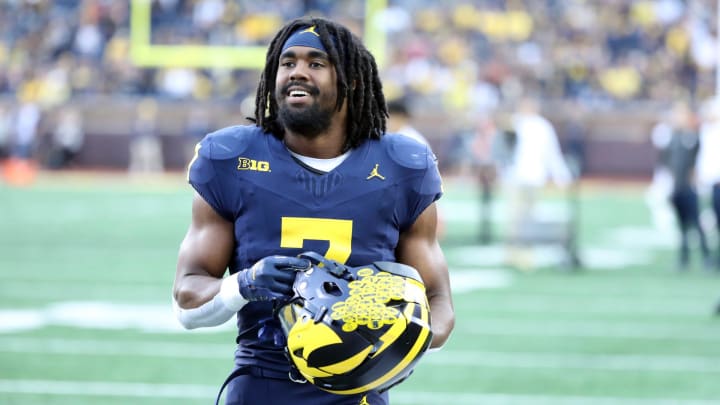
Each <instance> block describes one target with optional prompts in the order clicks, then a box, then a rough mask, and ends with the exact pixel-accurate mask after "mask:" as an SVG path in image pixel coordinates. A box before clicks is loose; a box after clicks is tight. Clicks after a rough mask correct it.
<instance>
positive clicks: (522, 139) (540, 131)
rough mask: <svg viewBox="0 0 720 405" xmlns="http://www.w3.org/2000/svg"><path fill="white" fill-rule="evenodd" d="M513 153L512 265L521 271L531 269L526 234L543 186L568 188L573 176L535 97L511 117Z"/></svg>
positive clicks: (510, 172) (510, 175)
mask: <svg viewBox="0 0 720 405" xmlns="http://www.w3.org/2000/svg"><path fill="white" fill-rule="evenodd" d="M511 122H512V124H511V125H512V131H513V132H514V135H515V136H514V139H515V141H514V142H515V143H514V151H513V155H512V159H511V163H510V167H509V168H508V176H507V177H508V179H507V180H508V183H509V187H510V195H509V197H510V209H509V213H510V220H509V230H508V233H509V235H508V236H509V240H510V242H511V243H512V244H513V249H512V250H511V253H510V263H511V264H512V265H514V266H516V267H518V268H520V269H521V270H527V269H530V268H531V264H530V260H529V258H528V251H527V246H525V245H526V243H527V241H526V239H527V238H526V237H525V236H524V233H525V231H526V229H527V227H528V226H530V225H531V224H532V222H533V220H534V218H533V216H534V210H535V204H536V202H537V199H538V197H539V193H540V191H541V190H542V188H543V187H545V186H546V185H547V184H548V181H552V182H553V183H554V184H555V185H556V186H558V187H561V188H566V187H568V186H569V185H570V183H571V182H572V180H573V178H572V173H571V171H570V169H569V167H568V165H567V163H566V162H565V159H564V157H563V154H562V151H561V149H560V142H559V141H558V137H557V133H556V131H555V127H554V126H553V124H552V123H551V122H550V121H549V120H548V119H547V118H545V117H544V116H542V115H541V114H540V106H539V105H538V102H537V100H536V99H535V98H533V97H529V96H526V97H523V98H521V99H520V100H519V101H518V103H517V107H516V111H515V113H514V114H513V115H512V117H511Z"/></svg>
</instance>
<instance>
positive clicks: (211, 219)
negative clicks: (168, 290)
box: [173, 193, 235, 309]
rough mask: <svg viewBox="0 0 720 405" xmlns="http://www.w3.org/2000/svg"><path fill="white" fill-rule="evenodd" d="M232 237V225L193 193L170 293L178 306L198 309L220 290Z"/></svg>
mask: <svg viewBox="0 0 720 405" xmlns="http://www.w3.org/2000/svg"><path fill="white" fill-rule="evenodd" d="M234 240H235V239H234V235H233V224H232V223H231V222H228V221H227V220H225V219H224V218H223V217H221V216H220V215H219V214H218V213H217V212H215V210H214V209H213V208H212V207H211V206H210V205H209V204H208V203H207V202H205V200H204V199H203V198H202V197H201V196H200V195H199V194H197V193H196V194H195V196H194V198H193V204H192V221H191V223H190V228H189V229H188V231H187V234H186V235H185V238H184V239H183V241H182V244H181V245H180V252H179V254H178V262H177V269H176V272H175V284H174V286H173V296H174V297H175V301H176V302H177V304H178V305H179V306H180V308H183V309H188V308H197V307H199V306H200V305H202V304H204V303H206V302H208V301H210V300H211V299H212V298H213V297H214V296H215V295H216V294H217V293H218V291H220V284H221V280H222V277H223V275H224V274H225V270H226V269H227V265H228V263H229V261H230V257H231V255H232V250H233V247H234V243H235V242H234Z"/></svg>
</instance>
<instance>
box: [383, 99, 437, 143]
mask: <svg viewBox="0 0 720 405" xmlns="http://www.w3.org/2000/svg"><path fill="white" fill-rule="evenodd" d="M387 110H388V114H389V116H388V121H387V130H388V132H390V133H396V134H402V135H405V136H408V137H410V138H412V139H414V140H416V141H418V142H420V143H423V144H425V145H429V143H428V140H427V139H426V138H425V136H424V135H423V134H421V133H420V131H418V130H417V129H416V128H415V127H414V126H413V125H412V114H410V107H409V106H408V102H407V100H405V98H402V97H401V98H396V99H393V100H390V101H388V103H387Z"/></svg>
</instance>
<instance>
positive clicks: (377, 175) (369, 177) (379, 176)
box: [365, 163, 385, 180]
mask: <svg viewBox="0 0 720 405" xmlns="http://www.w3.org/2000/svg"><path fill="white" fill-rule="evenodd" d="M378 166H380V163H375V167H374V168H373V169H372V171H371V172H370V175H369V176H367V179H365V180H370V179H372V178H373V177H377V178H379V179H380V180H385V176H383V175H382V174H380V173H378Z"/></svg>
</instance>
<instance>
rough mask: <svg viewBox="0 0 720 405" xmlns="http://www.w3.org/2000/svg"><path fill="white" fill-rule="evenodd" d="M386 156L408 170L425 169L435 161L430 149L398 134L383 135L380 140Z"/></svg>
mask: <svg viewBox="0 0 720 405" xmlns="http://www.w3.org/2000/svg"><path fill="white" fill-rule="evenodd" d="M382 139H383V140H384V141H385V142H384V143H385V146H386V148H387V151H388V154H389V155H390V157H391V158H392V159H393V160H394V161H395V162H396V163H397V164H399V165H400V166H403V167H407V168H410V169H425V168H427V167H428V162H429V161H433V160H435V156H434V155H433V153H432V152H431V151H430V148H429V147H428V146H427V145H425V144H423V143H421V142H418V141H416V140H414V139H412V138H410V137H407V136H404V135H400V134H385V135H384V136H383V138H382Z"/></svg>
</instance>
